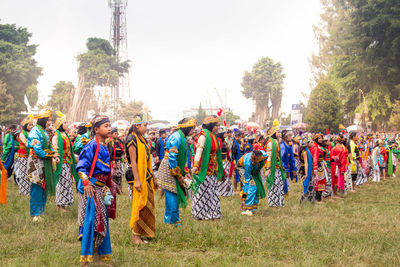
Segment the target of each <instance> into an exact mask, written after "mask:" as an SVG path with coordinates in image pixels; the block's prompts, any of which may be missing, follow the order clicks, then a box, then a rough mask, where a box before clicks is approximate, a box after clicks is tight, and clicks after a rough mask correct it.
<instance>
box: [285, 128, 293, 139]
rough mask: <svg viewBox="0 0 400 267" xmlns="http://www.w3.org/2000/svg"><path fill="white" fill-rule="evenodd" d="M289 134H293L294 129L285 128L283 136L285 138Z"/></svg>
mask: <svg viewBox="0 0 400 267" xmlns="http://www.w3.org/2000/svg"><path fill="white" fill-rule="evenodd" d="M288 135H293V131H292V130H291V129H285V130H283V131H282V138H285V137H286V136H288Z"/></svg>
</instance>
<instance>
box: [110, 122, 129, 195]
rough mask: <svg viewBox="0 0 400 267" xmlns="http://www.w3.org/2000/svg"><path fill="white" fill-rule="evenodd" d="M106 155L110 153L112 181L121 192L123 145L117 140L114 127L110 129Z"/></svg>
mask: <svg viewBox="0 0 400 267" xmlns="http://www.w3.org/2000/svg"><path fill="white" fill-rule="evenodd" d="M107 148H108V153H110V162H111V165H110V168H111V176H112V179H113V181H114V182H115V183H116V184H117V185H118V186H119V189H121V191H122V176H123V175H124V174H123V168H122V167H123V164H124V162H123V157H124V154H125V152H124V144H123V143H122V141H121V140H120V139H119V138H118V129H117V128H116V127H114V128H112V129H111V137H110V139H109V140H108V143H107Z"/></svg>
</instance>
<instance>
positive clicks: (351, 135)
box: [349, 131, 357, 140]
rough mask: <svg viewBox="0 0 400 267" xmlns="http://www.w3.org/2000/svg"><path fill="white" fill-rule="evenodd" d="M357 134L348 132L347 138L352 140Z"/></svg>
mask: <svg viewBox="0 0 400 267" xmlns="http://www.w3.org/2000/svg"><path fill="white" fill-rule="evenodd" d="M356 135H357V132H354V131H353V132H350V135H349V138H350V140H353V138H354V137H355V136H356Z"/></svg>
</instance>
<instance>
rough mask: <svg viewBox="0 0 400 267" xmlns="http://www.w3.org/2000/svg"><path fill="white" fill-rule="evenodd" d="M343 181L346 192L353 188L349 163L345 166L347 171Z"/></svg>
mask: <svg viewBox="0 0 400 267" xmlns="http://www.w3.org/2000/svg"><path fill="white" fill-rule="evenodd" d="M344 182H345V186H346V192H348V191H351V190H353V184H352V180H351V167H350V165H349V166H348V167H347V172H346V174H345V175H344Z"/></svg>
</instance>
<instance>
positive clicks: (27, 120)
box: [21, 114, 33, 126]
mask: <svg viewBox="0 0 400 267" xmlns="http://www.w3.org/2000/svg"><path fill="white" fill-rule="evenodd" d="M29 123H33V115H32V114H29V115H28V116H26V118H25V119H24V120H23V121H21V126H25V125H27V124H29Z"/></svg>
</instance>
